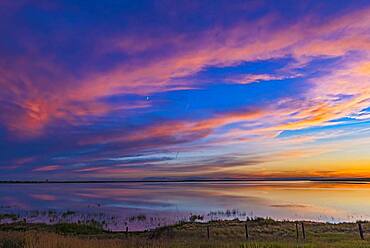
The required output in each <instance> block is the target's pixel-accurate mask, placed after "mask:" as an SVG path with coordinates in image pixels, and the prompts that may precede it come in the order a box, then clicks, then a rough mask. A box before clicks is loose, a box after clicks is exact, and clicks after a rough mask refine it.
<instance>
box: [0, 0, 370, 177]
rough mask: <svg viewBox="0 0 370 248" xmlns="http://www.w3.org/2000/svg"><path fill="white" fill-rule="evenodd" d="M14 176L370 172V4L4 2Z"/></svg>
mask: <svg viewBox="0 0 370 248" xmlns="http://www.w3.org/2000/svg"><path fill="white" fill-rule="evenodd" d="M0 33H1V39H0V172H1V173H0V179H1V180H46V179H48V180H90V179H93V180H97V179H164V178H166V179H167V178H176V179H177V178H181V179H182V178H212V179H222V178H301V177H310V178H343V177H370V152H369V151H370V3H369V1H361V0H359V1H341V0H338V1H320V2H318V1H288V0H287V1H231V2H230V1H221V0H220V1H108V0H107V1H93V0H92V1H78V0H73V1H71V0H60V1H31V0H30V1H26V0H20V1H12V0H1V1H0Z"/></svg>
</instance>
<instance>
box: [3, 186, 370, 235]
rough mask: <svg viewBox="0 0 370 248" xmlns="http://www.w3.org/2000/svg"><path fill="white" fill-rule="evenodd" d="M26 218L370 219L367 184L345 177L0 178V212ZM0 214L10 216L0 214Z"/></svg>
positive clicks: (136, 225)
mask: <svg viewBox="0 0 370 248" xmlns="http://www.w3.org/2000/svg"><path fill="white" fill-rule="evenodd" d="M1 213H3V214H4V213H15V214H17V215H18V218H19V219H22V220H23V219H26V221H29V222H46V223H54V222H60V221H67V222H77V221H85V222H88V221H91V220H92V219H94V220H96V221H98V222H99V223H102V225H103V226H104V228H106V229H110V230H116V231H119V230H124V229H125V228H126V226H128V227H129V228H130V230H143V229H150V228H154V227H156V226H161V225H167V224H172V223H175V222H178V221H181V220H188V219H189V216H190V215H191V214H197V215H198V214H199V215H201V216H203V218H204V220H210V219H233V218H239V219H245V218H247V217H255V216H261V217H272V218H274V219H290V220H295V219H300V220H302V219H305V220H315V221H330V222H339V221H355V220H358V219H363V220H364V219H366V220H370V184H369V183H353V182H352V183H351V182H343V183H337V182H334V183H333V182H306V181H300V182H269V181H264V182H227V183H225V182H212V183H210V182H207V183H113V184H2V185H0V214H1ZM0 221H1V222H10V221H12V220H10V219H2V220H0Z"/></svg>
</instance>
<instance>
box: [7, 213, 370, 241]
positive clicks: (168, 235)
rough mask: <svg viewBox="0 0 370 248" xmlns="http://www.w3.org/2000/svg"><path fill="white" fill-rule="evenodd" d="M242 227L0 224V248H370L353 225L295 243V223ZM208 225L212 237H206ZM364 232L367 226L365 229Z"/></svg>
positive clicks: (309, 228) (312, 226)
mask: <svg viewBox="0 0 370 248" xmlns="http://www.w3.org/2000/svg"><path fill="white" fill-rule="evenodd" d="M244 225H245V222H241V221H217V222H210V223H183V224H179V225H174V226H171V227H163V228H159V229H156V230H154V231H150V232H149V231H147V232H134V233H129V234H128V235H126V233H110V232H105V231H104V230H102V229H100V228H99V227H97V226H93V225H79V224H57V225H45V224H25V223H14V224H3V225H0V248H18V247H19V248H21V247H22V248H23V247H25V248H36V247H37V248H49V247H53V248H54V247H55V248H64V247H67V248H74V247H76V248H85V247H86V248H87V247H89V248H90V247H91V248H95V247H104V248H105V247H106V248H113V247H114V248H126V247H127V248H130V247H143V248H144V247H148V248H149V247H153V248H162V247H163V248H167V247H173V248H183V247H184V248H185V247H199V248H207V247H219V248H221V247H225V248H226V247H230V248H231V247H237V248H290V247H292V248H293V247H295V248H315V247H327V248H350V247H351V248H352V247H359V248H365V247H368V248H370V233H369V234H368V236H369V237H368V239H369V241H367V240H365V241H363V240H361V239H360V238H359V234H358V226H357V224H356V223H341V224H326V223H314V222H305V229H306V236H307V237H306V240H302V234H301V230H300V239H299V240H298V241H297V240H296V229H295V223H293V222H287V221H285V222H279V221H273V220H263V219H258V220H254V221H249V222H248V229H249V235H250V239H249V240H248V241H246V237H245V226H244ZM207 226H209V230H210V238H209V239H208V237H207ZM363 227H364V230H365V238H366V232H367V231H370V223H364V224H363Z"/></svg>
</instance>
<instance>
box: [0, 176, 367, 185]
mask: <svg viewBox="0 0 370 248" xmlns="http://www.w3.org/2000/svg"><path fill="white" fill-rule="evenodd" d="M258 181H312V182H315V181H317V182H325V181H327V182H343V181H346V182H351V181H352V182H370V178H324V177H312V178H311V177H308V178H305V177H299V178H223V179H162V180H161V179H140V180H125V179H118V180H48V179H45V180H0V184H48V183H49V184H52V183H68V184H83V183H186V182H258Z"/></svg>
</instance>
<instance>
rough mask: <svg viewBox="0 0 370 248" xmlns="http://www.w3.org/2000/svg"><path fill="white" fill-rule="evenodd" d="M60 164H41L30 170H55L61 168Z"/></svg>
mask: <svg viewBox="0 0 370 248" xmlns="http://www.w3.org/2000/svg"><path fill="white" fill-rule="evenodd" d="M61 168H62V166H59V165H47V166H42V167H38V168H35V169H33V170H32V171H37V172H47V171H55V170H59V169H61Z"/></svg>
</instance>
